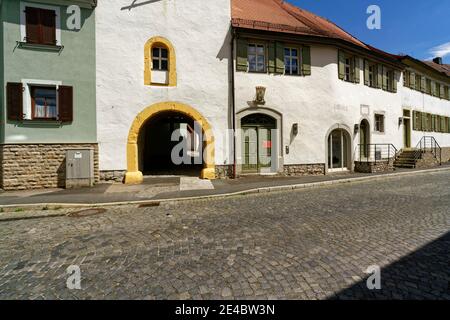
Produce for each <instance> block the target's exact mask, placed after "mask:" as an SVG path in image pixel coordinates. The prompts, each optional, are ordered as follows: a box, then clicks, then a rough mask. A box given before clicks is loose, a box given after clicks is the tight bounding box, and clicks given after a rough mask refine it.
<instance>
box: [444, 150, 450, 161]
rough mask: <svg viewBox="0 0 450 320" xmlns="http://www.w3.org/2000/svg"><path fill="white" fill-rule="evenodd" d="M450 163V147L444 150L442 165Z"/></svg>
mask: <svg viewBox="0 0 450 320" xmlns="http://www.w3.org/2000/svg"><path fill="white" fill-rule="evenodd" d="M446 162H450V147H445V148H442V163H446Z"/></svg>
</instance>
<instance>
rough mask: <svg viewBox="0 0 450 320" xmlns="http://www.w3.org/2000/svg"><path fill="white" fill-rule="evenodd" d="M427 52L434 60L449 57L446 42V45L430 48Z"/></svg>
mask: <svg viewBox="0 0 450 320" xmlns="http://www.w3.org/2000/svg"><path fill="white" fill-rule="evenodd" d="M428 52H429V53H430V54H431V55H433V58H435V57H441V58H444V57H446V56H449V55H450V42H447V43H444V44H441V45H440V46H436V47H434V48H431V49H430V50H429V51H428Z"/></svg>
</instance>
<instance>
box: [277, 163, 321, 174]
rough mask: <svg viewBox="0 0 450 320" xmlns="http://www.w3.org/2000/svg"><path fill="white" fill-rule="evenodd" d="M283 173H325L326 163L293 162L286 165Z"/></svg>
mask: <svg viewBox="0 0 450 320" xmlns="http://www.w3.org/2000/svg"><path fill="white" fill-rule="evenodd" d="M283 175H285V176H290V177H295V176H309V175H325V164H324V163H318V164H291V165H285V166H284V172H283Z"/></svg>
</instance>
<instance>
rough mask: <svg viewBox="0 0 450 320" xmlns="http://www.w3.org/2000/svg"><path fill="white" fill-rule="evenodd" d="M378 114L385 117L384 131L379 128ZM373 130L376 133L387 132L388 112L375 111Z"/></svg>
mask: <svg viewBox="0 0 450 320" xmlns="http://www.w3.org/2000/svg"><path fill="white" fill-rule="evenodd" d="M377 116H381V117H383V131H379V130H377ZM373 132H374V133H376V134H385V133H386V114H385V112H383V111H375V112H374V114H373Z"/></svg>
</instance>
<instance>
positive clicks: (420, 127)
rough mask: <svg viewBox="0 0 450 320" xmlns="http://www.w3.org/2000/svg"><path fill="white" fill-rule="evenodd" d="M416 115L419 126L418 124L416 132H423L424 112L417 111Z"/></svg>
mask: <svg viewBox="0 0 450 320" xmlns="http://www.w3.org/2000/svg"><path fill="white" fill-rule="evenodd" d="M416 115H417V120H416V122H417V124H416V130H417V131H422V112H420V111H416Z"/></svg>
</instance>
